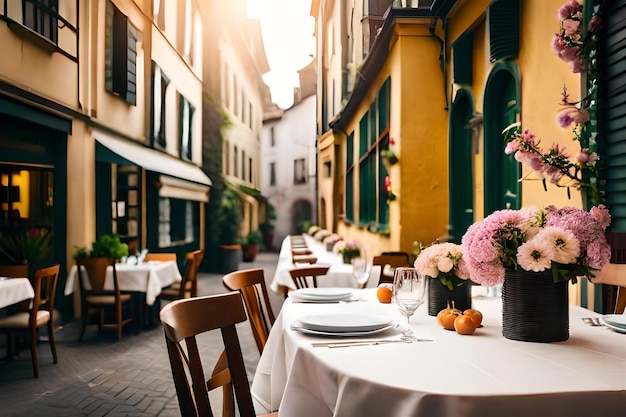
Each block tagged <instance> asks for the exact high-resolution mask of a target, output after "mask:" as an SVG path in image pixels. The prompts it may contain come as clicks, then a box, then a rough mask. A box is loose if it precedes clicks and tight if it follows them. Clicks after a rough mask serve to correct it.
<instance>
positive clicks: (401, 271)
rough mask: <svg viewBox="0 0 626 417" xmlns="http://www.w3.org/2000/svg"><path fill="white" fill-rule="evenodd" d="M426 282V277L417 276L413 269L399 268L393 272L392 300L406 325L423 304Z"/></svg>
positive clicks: (415, 270)
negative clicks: (404, 318) (403, 317)
mask: <svg viewBox="0 0 626 417" xmlns="http://www.w3.org/2000/svg"><path fill="white" fill-rule="evenodd" d="M427 282H428V280H427V277H426V276H425V275H421V274H419V273H418V272H417V269H415V268H409V267H399V268H396V270H395V272H394V276H393V295H392V298H393V301H394V303H396V305H397V306H398V309H399V310H400V312H401V313H402V314H403V315H405V316H406V322H407V323H409V322H410V318H411V316H412V315H413V313H415V310H417V308H418V307H419V306H421V305H422V304H424V301H425V298H426V283H427Z"/></svg>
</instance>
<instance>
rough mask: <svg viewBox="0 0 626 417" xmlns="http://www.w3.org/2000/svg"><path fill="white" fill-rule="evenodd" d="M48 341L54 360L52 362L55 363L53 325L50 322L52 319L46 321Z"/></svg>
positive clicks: (55, 352) (55, 347) (55, 348)
mask: <svg viewBox="0 0 626 417" xmlns="http://www.w3.org/2000/svg"><path fill="white" fill-rule="evenodd" d="M48 343H50V350H51V351H52V359H53V360H54V363H57V345H56V342H55V340H54V325H53V323H52V320H50V321H49V322H48Z"/></svg>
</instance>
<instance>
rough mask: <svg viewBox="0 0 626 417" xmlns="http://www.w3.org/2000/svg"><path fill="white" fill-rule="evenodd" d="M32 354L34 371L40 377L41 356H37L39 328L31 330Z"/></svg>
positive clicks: (36, 376)
mask: <svg viewBox="0 0 626 417" xmlns="http://www.w3.org/2000/svg"><path fill="white" fill-rule="evenodd" d="M30 355H31V357H32V361H33V372H34V373H35V378H39V357H38V356H37V328H36V327H35V328H34V329H31V331H30Z"/></svg>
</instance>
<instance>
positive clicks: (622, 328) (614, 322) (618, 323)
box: [600, 314, 626, 333]
mask: <svg viewBox="0 0 626 417" xmlns="http://www.w3.org/2000/svg"><path fill="white" fill-rule="evenodd" d="M600 321H602V323H604V325H605V326H606V327H608V328H610V329H613V330H615V331H616V332H619V333H626V314H606V315H604V316H602V317H600Z"/></svg>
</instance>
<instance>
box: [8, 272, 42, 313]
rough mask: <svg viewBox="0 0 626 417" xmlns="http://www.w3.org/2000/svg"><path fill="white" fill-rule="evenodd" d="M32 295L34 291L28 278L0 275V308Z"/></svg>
mask: <svg viewBox="0 0 626 417" xmlns="http://www.w3.org/2000/svg"><path fill="white" fill-rule="evenodd" d="M34 297H35V291H34V290H33V286H32V285H31V283H30V281H29V280H28V278H6V277H0V308H4V307H8V306H10V305H13V304H17V303H19V302H22V301H25V300H30V299H31V298H34Z"/></svg>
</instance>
